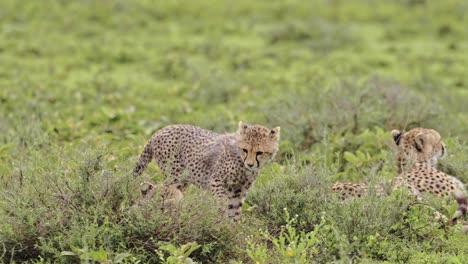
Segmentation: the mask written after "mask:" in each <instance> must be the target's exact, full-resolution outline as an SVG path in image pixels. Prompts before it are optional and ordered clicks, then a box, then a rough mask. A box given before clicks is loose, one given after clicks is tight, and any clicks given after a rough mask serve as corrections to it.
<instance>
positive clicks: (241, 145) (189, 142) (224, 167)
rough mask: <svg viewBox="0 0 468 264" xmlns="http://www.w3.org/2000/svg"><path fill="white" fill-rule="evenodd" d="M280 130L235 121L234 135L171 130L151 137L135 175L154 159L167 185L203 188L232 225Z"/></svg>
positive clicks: (273, 150)
mask: <svg viewBox="0 0 468 264" xmlns="http://www.w3.org/2000/svg"><path fill="white" fill-rule="evenodd" d="M279 138H280V128H279V127H276V128H274V129H268V128H266V127H263V126H259V125H247V124H243V123H242V122H239V129H238V130H237V132H236V133H228V134H217V133H215V132H212V131H208V130H205V129H202V128H199V127H195V126H191V125H173V126H168V127H165V128H162V129H161V130H159V131H158V132H156V133H155V134H154V135H153V137H152V138H151V139H150V141H149V142H148V143H147V144H146V146H145V149H144V150H143V153H142V154H141V156H140V159H139V160H138V163H137V164H136V166H135V169H134V171H133V174H134V176H135V177H137V176H139V175H141V174H142V173H143V171H144V170H145V169H146V167H147V166H148V164H149V163H150V162H151V160H152V159H154V160H155V161H156V163H157V165H158V166H159V168H160V169H161V171H162V172H163V174H164V177H165V178H166V182H169V186H173V187H175V188H177V189H179V190H183V189H185V188H186V186H187V185H188V184H189V183H192V184H194V185H196V186H198V187H200V188H204V189H208V190H210V191H211V193H212V194H213V195H214V196H215V197H216V198H217V199H218V200H219V202H220V206H221V208H222V211H225V210H226V209H227V216H228V217H229V218H232V219H234V221H238V220H239V219H240V212H241V208H242V203H243V202H244V198H245V196H246V194H247V192H248V191H249V189H250V187H251V186H252V183H253V182H254V180H255V178H256V177H257V175H258V172H259V170H260V168H261V167H262V166H263V165H264V164H265V163H266V162H268V161H270V160H272V159H273V158H274V157H275V155H276V153H277V152H278V141H279Z"/></svg>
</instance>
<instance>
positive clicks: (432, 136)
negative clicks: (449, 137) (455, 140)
mask: <svg viewBox="0 0 468 264" xmlns="http://www.w3.org/2000/svg"><path fill="white" fill-rule="evenodd" d="M392 136H393V140H394V141H395V143H396V144H397V146H398V162H399V165H403V166H406V165H412V164H414V163H415V162H430V163H431V164H432V165H433V166H435V165H436V163H437V160H438V159H439V158H442V157H443V156H444V155H445V154H446V150H445V144H444V142H442V140H441V138H440V134H439V133H438V132H437V131H435V130H434V129H426V128H415V129H412V130H410V131H408V132H406V133H403V132H401V131H399V130H396V129H395V130H393V131H392ZM411 163H412V164H411Z"/></svg>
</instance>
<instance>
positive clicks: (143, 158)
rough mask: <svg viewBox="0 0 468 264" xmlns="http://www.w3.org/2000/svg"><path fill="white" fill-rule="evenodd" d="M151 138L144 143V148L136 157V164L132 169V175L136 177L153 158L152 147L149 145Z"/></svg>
mask: <svg viewBox="0 0 468 264" xmlns="http://www.w3.org/2000/svg"><path fill="white" fill-rule="evenodd" d="M151 142H152V141H151V140H150V141H149V142H148V143H147V144H146V146H145V149H144V150H143V152H142V153H141V155H140V158H139V159H138V162H137V164H136V165H135V169H133V177H135V178H136V177H138V176H140V175H141V174H142V173H143V171H145V170H146V167H148V164H149V163H150V162H151V160H152V159H153V148H152V147H151V145H152V144H151Z"/></svg>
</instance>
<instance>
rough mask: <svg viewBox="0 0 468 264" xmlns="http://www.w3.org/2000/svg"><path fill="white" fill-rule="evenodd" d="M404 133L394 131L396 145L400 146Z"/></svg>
mask: <svg viewBox="0 0 468 264" xmlns="http://www.w3.org/2000/svg"><path fill="white" fill-rule="evenodd" d="M402 134H403V133H401V131H400V130H397V129H393V130H392V136H393V140H394V141H395V144H397V146H398V145H400V139H401V135H402Z"/></svg>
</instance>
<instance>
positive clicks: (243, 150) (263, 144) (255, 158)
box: [237, 121, 280, 171]
mask: <svg viewBox="0 0 468 264" xmlns="http://www.w3.org/2000/svg"><path fill="white" fill-rule="evenodd" d="M279 136H280V127H276V128H274V129H269V128H266V127H264V126H260V125H247V124H243V123H242V121H241V122H239V130H238V131H237V146H238V147H239V153H240V157H241V158H242V161H243V162H244V167H245V168H246V169H248V170H251V171H257V170H259V169H260V168H261V167H262V166H263V165H265V163H267V162H269V161H270V160H272V159H273V158H274V157H275V155H276V153H277V152H278V141H279Z"/></svg>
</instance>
